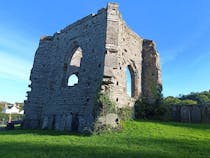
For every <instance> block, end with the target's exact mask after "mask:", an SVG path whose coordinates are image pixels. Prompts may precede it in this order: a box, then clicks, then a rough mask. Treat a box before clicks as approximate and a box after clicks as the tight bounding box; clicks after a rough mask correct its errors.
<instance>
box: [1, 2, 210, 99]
mask: <svg viewBox="0 0 210 158" xmlns="http://www.w3.org/2000/svg"><path fill="white" fill-rule="evenodd" d="M107 2H108V1H106V0H76V1H73V0H72V1H70V0H53V1H52V0H51V1H50V0H49V1H47V0H36V1H32V0H27V1H26V0H7V1H2V2H1V5H0V63H1V64H0V100H4V101H9V102H16V101H17V102H21V101H23V100H24V99H25V95H26V91H27V90H29V88H27V85H28V84H29V83H30V82H29V75H30V69H31V68H32V64H33V57H34V54H35V50H36V49H37V47H38V42H39V39H40V37H41V36H42V35H52V34H53V33H54V32H56V31H59V30H60V29H62V28H64V27H65V26H66V25H68V24H71V23H73V22H74V21H76V20H78V19H80V18H82V17H84V16H86V15H88V14H90V13H95V12H97V10H98V9H100V8H102V7H105V6H106V4H107ZM115 2H117V3H119V4H120V11H121V13H122V15H123V18H124V20H125V21H126V23H127V24H128V25H129V26H130V27H131V28H132V29H133V30H134V31H135V32H137V33H138V34H139V35H140V36H142V37H143V38H146V39H153V40H154V41H155V42H156V46H157V49H158V51H159V53H160V56H161V66H162V79H163V94H164V96H168V95H174V96H177V95H179V94H187V93H189V92H192V91H194V92H197V91H203V90H209V89H210V1H209V0H199V1H198V0H185V1H183V0H170V1H167V0H159V1H157V0H150V1H145V0H144V1H141V0H130V1H128V0H115Z"/></svg>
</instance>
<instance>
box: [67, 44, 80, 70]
mask: <svg viewBox="0 0 210 158" xmlns="http://www.w3.org/2000/svg"><path fill="white" fill-rule="evenodd" d="M81 59H82V49H81V48H80V47H78V48H77V49H76V50H75V52H74V54H73V56H72V58H71V61H70V66H76V67H80V63H81Z"/></svg>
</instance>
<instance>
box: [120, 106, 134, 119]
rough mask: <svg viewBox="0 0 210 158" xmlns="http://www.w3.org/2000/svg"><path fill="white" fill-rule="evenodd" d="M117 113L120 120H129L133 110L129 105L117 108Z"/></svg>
mask: <svg viewBox="0 0 210 158" xmlns="http://www.w3.org/2000/svg"><path fill="white" fill-rule="evenodd" d="M117 115H118V116H119V118H120V119H121V120H131V119H132V118H133V115H134V111H133V109H132V108H131V107H125V108H117Z"/></svg>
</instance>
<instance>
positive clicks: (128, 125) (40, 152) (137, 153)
mask: <svg viewBox="0 0 210 158" xmlns="http://www.w3.org/2000/svg"><path fill="white" fill-rule="evenodd" d="M0 155H1V157H2V158H19V157H20V158H31V157H34V158H54V157H55V158H68V157H71V158H73V157H75V158H80V157H82V158H89V157H90V158H95V157H99V158H107V157H113V158H116V157H126V158H129V157H132V158H135V157H136V158H148V157H151V158H153V157H155V158H163V157H164V158H165V157H166V158H167V157H168V158H169V157H170V158H182V157H189V158H201V157H203V158H208V157H210V125H205V124H203V125H199V124H182V123H162V122H149V121H128V122H125V123H124V130H123V131H122V132H118V133H117V132H115V133H104V134H101V135H92V136H85V135H73V134H72V135H69V133H61V132H55V131H38V130H37V131H28V130H27V131H26V130H14V131H4V132H0Z"/></svg>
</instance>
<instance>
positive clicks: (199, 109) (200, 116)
mask: <svg viewBox="0 0 210 158" xmlns="http://www.w3.org/2000/svg"><path fill="white" fill-rule="evenodd" d="M172 120H173V121H177V122H186V123H210V103H205V104H199V105H182V106H180V105H174V106H173V107H172Z"/></svg>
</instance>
